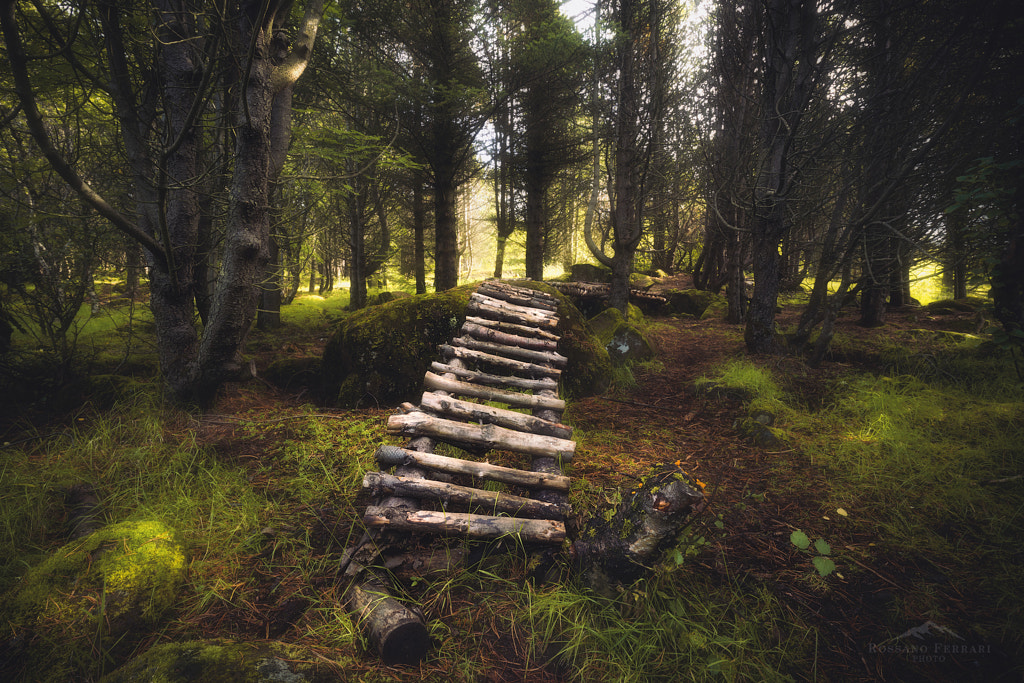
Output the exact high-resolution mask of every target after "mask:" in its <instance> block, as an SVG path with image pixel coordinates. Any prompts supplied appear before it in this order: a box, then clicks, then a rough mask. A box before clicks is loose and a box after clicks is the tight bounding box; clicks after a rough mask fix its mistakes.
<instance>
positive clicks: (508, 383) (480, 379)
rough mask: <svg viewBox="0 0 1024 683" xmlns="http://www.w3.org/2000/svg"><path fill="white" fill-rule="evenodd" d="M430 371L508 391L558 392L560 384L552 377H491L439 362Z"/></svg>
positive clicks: (435, 362)
mask: <svg viewBox="0 0 1024 683" xmlns="http://www.w3.org/2000/svg"><path fill="white" fill-rule="evenodd" d="M430 369H431V370H433V371H434V372H437V373H439V374H442V375H455V376H456V377H458V378H459V379H464V380H469V381H470V382H472V383H473V384H480V385H482V386H485V387H504V388H506V389H525V390H527V391H545V390H547V391H557V390H558V382H556V381H555V380H553V379H551V378H550V377H543V378H541V379H525V378H523V377H514V376H512V375H490V374H488V373H486V372H478V371H476V370H466V369H465V368H457V367H455V366H454V365H448V364H446V363H438V362H437V361H434V362H433V363H431V364H430Z"/></svg>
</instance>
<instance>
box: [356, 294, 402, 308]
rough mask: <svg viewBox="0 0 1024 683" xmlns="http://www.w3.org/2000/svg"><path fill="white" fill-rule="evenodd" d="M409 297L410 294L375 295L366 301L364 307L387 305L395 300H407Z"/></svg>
mask: <svg viewBox="0 0 1024 683" xmlns="http://www.w3.org/2000/svg"><path fill="white" fill-rule="evenodd" d="M411 296H412V294H410V293H409V292H381V293H380V294H375V295H373V296H371V297H370V298H369V299H367V301H366V305H367V306H380V305H381V304H386V303H389V302H391V301H394V300H395V299H408V298H409V297H411Z"/></svg>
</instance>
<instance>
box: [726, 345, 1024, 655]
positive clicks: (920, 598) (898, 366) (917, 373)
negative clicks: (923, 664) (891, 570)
mask: <svg viewBox="0 0 1024 683" xmlns="http://www.w3.org/2000/svg"><path fill="white" fill-rule="evenodd" d="M987 354H988V355H987ZM883 356H884V357H885V359H886V360H887V361H888V364H889V371H888V372H887V373H884V374H879V375H868V374H848V375H846V376H843V377H840V378H838V379H836V380H835V381H834V383H833V385H832V387H831V391H830V395H829V398H828V399H827V401H826V402H825V405H824V406H823V407H822V408H821V409H820V410H817V411H815V412H813V413H811V412H810V411H808V410H806V409H803V408H801V406H799V405H797V404H795V403H793V402H792V401H791V400H790V399H789V398H788V397H787V396H786V395H785V393H783V392H781V391H780V390H779V388H778V384H779V383H778V380H773V379H772V376H771V373H770V372H769V371H768V370H767V369H765V368H758V367H756V366H754V365H753V364H751V363H750V362H749V361H746V360H743V361H735V362H732V363H729V364H727V365H725V366H723V367H722V368H721V372H720V374H716V375H713V376H712V379H713V380H714V381H717V382H720V383H722V384H725V385H728V386H732V385H733V383H735V384H736V385H737V386H742V387H744V388H746V389H748V390H749V391H751V392H752V393H753V395H754V399H753V400H752V401H751V406H752V407H753V406H756V405H762V406H764V405H768V406H770V405H779V404H780V403H781V404H783V405H785V406H786V409H785V410H782V411H780V412H778V413H777V414H781V415H783V420H782V421H781V423H776V427H780V428H781V429H782V430H783V431H785V433H786V435H787V437H788V438H789V440H790V441H791V443H793V444H794V445H795V446H796V447H797V448H798V449H799V450H800V451H801V452H803V453H804V454H805V455H806V456H807V457H808V458H809V459H810V460H811V461H812V462H813V463H814V464H816V465H818V466H821V467H823V468H824V470H825V477H826V480H827V481H828V486H829V490H828V491H827V492H825V495H824V497H823V505H824V507H825V508H831V509H835V508H838V507H841V508H843V509H844V510H845V511H847V512H848V514H849V520H850V522H851V523H852V524H854V525H855V527H857V528H861V529H864V530H867V531H869V532H870V533H872V534H876V535H877V537H878V539H879V541H878V543H879V546H880V548H881V549H884V550H885V551H886V552H890V553H895V554H896V555H897V556H900V557H903V558H907V559H913V558H922V561H924V562H926V563H928V564H929V565H931V566H934V567H939V568H941V572H942V573H943V574H944V575H945V576H946V578H947V580H948V581H949V582H950V583H951V585H955V586H957V587H958V588H960V589H963V590H964V592H965V593H969V592H971V591H977V592H978V594H985V595H988V596H991V597H992V600H993V603H992V604H993V605H998V608H996V609H994V610H992V611H991V612H990V613H989V614H988V615H987V616H986V617H985V618H984V619H981V620H979V621H978V622H977V623H973V624H971V628H972V629H974V630H975V631H976V632H977V634H978V635H979V636H984V637H986V638H991V639H992V640H993V641H1002V642H1008V643H1009V642H1012V643H1014V647H1019V646H1020V645H1021V642H1020V638H1021V636H1020V634H1021V633H1024V609H1022V607H1021V606H1020V604H1021V603H1020V601H1019V599H1017V596H1019V595H1020V594H1021V593H1022V592H1024V576H1022V575H1021V573H1020V571H1019V566H1018V562H1016V561H1014V560H1013V559H1012V558H1014V557H1018V558H1019V555H1020V551H1019V548H1020V544H1021V541H1022V540H1024V535H1022V532H1021V531H1020V530H1021V528H1022V525H1024V481H1022V480H1020V479H1017V477H1018V476H1019V475H1020V473H1021V472H1024V446H1022V444H1024V398H1022V396H1024V391H1022V387H1021V385H1020V383H1019V381H1017V380H1016V376H1015V374H1014V373H1013V370H1012V368H1011V367H1010V361H1009V359H1008V358H1007V357H1006V356H1005V355H1002V356H1001V355H998V354H995V353H992V352H986V351H985V349H984V348H981V349H979V348H976V347H972V346H971V345H967V344H959V345H957V344H947V345H945V346H942V345H939V346H935V345H933V346H932V347H931V348H930V349H924V348H918V349H913V348H911V349H909V350H908V348H907V347H905V346H902V347H897V346H894V347H893V348H892V349H890V350H889V351H888V352H887V353H885V354H883ZM913 592H914V595H913V596H912V597H909V598H907V601H908V603H913V604H914V605H916V606H915V607H914V611H915V613H920V611H921V610H924V611H925V612H926V616H927V618H931V619H934V620H936V621H937V622H939V621H941V618H942V612H943V610H944V609H948V608H949V604H948V603H944V602H943V601H942V600H941V599H940V598H938V597H936V593H937V592H941V591H936V586H935V585H934V584H932V583H929V582H928V581H922V582H920V585H918V586H915V591H913ZM908 609H909V608H908ZM894 618H895V617H894ZM906 618H908V619H909V618H913V617H906ZM904 623H905V622H904ZM896 628H898V627H896Z"/></svg>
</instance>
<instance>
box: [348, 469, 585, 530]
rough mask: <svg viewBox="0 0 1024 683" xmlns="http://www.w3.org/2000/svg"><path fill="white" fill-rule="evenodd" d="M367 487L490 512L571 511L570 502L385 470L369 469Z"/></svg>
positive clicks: (557, 515) (554, 515)
mask: <svg viewBox="0 0 1024 683" xmlns="http://www.w3.org/2000/svg"><path fill="white" fill-rule="evenodd" d="M363 488H364V489H367V490H368V491H370V492H371V493H372V494H373V495H374V496H381V495H389V496H396V495H397V496H407V497H410V498H421V499H422V498H426V499H429V500H439V501H444V502H446V503H454V504H456V505H464V506H468V507H475V508H478V509H483V510H485V511H487V512H489V513H494V514H497V513H500V512H504V513H508V514H510V515H515V516H519V517H532V518H536V519H555V520H560V519H563V518H564V517H565V513H566V512H567V511H568V509H567V508H568V506H567V505H555V504H552V503H545V502H543V501H539V500H534V499H532V498H523V497H522V496H515V495H512V494H510V493H500V492H498V491H484V490H482V489H475V488H472V487H469V486H458V485H456V484H448V483H445V482H440V481H431V480H429V479H418V478H415V477H396V476H395V475H392V474H385V473H384V472H367V473H366V474H365V475H364V476H363Z"/></svg>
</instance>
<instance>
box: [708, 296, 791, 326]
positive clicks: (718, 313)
mask: <svg viewBox="0 0 1024 683" xmlns="http://www.w3.org/2000/svg"><path fill="white" fill-rule="evenodd" d="M777 312H781V311H777ZM728 313H729V302H728V301H726V299H725V297H721V296H718V295H717V294H716V295H715V298H713V299H712V300H711V301H709V302H708V305H707V308H705V309H704V312H703V313H701V314H700V319H701V320H708V319H710V318H724V317H725V316H726V315H728Z"/></svg>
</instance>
